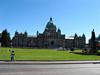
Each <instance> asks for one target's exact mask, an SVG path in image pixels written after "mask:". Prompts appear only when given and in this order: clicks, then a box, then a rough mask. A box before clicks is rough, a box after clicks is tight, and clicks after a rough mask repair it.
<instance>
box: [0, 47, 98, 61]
mask: <svg viewBox="0 0 100 75" xmlns="http://www.w3.org/2000/svg"><path fill="white" fill-rule="evenodd" d="M9 49H10V50H14V51H15V60H100V56H97V55H80V54H74V53H70V52H69V51H59V50H50V49H28V48H2V47H1V48H0V60H10V52H9ZM78 51H79V50H76V52H78Z"/></svg>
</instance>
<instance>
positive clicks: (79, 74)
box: [0, 64, 100, 75]
mask: <svg viewBox="0 0 100 75" xmlns="http://www.w3.org/2000/svg"><path fill="white" fill-rule="evenodd" d="M0 75H100V64H37V65H35V64H33V65H18V64H16V65H14V64H13V65H11V64H10V65H7V64H6V65H0Z"/></svg>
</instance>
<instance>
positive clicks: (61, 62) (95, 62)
mask: <svg viewBox="0 0 100 75" xmlns="http://www.w3.org/2000/svg"><path fill="white" fill-rule="evenodd" d="M2 64H21V65H22V64H23V65H32V64H100V61H0V65H2Z"/></svg>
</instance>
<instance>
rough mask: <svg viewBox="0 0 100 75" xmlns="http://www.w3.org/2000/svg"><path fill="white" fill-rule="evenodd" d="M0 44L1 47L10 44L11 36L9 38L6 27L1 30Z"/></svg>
mask: <svg viewBox="0 0 100 75" xmlns="http://www.w3.org/2000/svg"><path fill="white" fill-rule="evenodd" d="M1 46H2V47H10V46H11V38H10V34H9V33H8V31H7V29H5V30H3V31H2V35H1Z"/></svg>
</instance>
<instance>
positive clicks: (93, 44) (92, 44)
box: [89, 29, 97, 54]
mask: <svg viewBox="0 0 100 75" xmlns="http://www.w3.org/2000/svg"><path fill="white" fill-rule="evenodd" d="M89 43H90V50H89V53H90V54H95V53H97V50H96V38H95V32H94V29H93V31H92V36H91V39H90V42H89Z"/></svg>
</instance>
